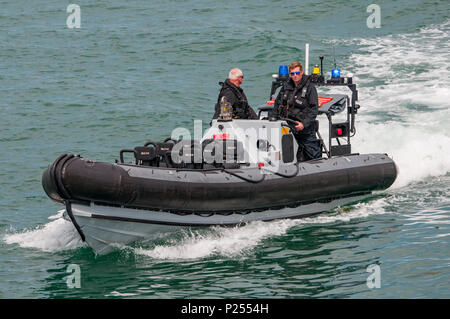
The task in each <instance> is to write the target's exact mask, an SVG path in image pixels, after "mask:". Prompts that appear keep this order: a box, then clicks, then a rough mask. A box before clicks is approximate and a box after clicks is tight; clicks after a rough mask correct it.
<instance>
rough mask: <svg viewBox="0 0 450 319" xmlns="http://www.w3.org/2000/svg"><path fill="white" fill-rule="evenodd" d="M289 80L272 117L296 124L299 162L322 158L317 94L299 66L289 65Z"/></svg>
mask: <svg viewBox="0 0 450 319" xmlns="http://www.w3.org/2000/svg"><path fill="white" fill-rule="evenodd" d="M289 74H290V79H289V80H288V81H287V82H286V83H285V84H284V86H283V87H282V88H281V90H280V93H279V94H278V96H277V98H276V100H275V103H274V107H273V111H272V114H273V115H274V116H275V117H278V118H287V119H291V120H294V121H295V122H296V123H297V125H296V126H295V129H296V131H294V132H293V133H294V137H295V139H296V140H297V144H298V146H299V150H298V152H297V160H298V161H303V160H310V159H313V158H319V157H321V156H322V154H321V153H322V150H321V149H320V145H319V143H317V138H316V116H317V113H318V104H319V102H318V98H317V91H316V88H315V86H314V84H312V83H311V82H310V79H309V76H307V75H303V67H302V64H301V63H300V62H297V61H294V62H292V63H291V64H290V65H289Z"/></svg>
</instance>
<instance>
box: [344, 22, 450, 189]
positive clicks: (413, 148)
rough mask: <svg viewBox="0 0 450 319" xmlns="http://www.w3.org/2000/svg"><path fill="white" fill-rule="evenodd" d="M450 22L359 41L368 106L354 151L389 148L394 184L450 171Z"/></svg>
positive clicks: (356, 59)
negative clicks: (394, 165) (395, 172)
mask: <svg viewBox="0 0 450 319" xmlns="http://www.w3.org/2000/svg"><path fill="white" fill-rule="evenodd" d="M449 31H450V21H447V22H445V23H443V24H441V25H437V26H431V27H427V28H423V29H421V30H420V31H419V32H415V33H410V34H400V35H389V36H385V37H377V38H368V39H353V40H352V41H351V42H352V44H356V45H358V46H359V47H360V48H359V51H358V52H356V53H353V54H352V55H351V56H350V57H349V60H348V63H349V65H348V66H347V68H348V69H349V71H351V72H352V73H354V74H355V75H356V76H355V82H356V83H358V84H360V86H359V102H360V104H361V106H362V108H361V110H360V112H359V114H358V117H357V134H356V136H355V137H354V139H353V145H354V149H355V151H357V152H360V153H370V152H385V153H388V154H389V155H391V156H392V157H393V158H394V161H395V162H396V163H397V165H398V166H399V169H400V174H399V176H398V178H397V180H396V182H395V184H394V186H393V187H394V188H398V187H403V186H405V185H407V184H408V183H410V182H413V181H419V180H422V179H423V178H425V177H427V176H439V175H445V174H446V173H447V172H449V171H450V122H449V119H450V89H449V87H450V72H449V70H450V32H449Z"/></svg>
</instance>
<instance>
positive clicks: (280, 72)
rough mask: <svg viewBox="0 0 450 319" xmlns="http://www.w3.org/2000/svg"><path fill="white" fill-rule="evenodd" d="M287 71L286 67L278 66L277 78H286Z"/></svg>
mask: <svg viewBox="0 0 450 319" xmlns="http://www.w3.org/2000/svg"><path fill="white" fill-rule="evenodd" d="M288 75H289V70H288V66H287V65H280V68H279V69H278V76H280V77H282V76H288Z"/></svg>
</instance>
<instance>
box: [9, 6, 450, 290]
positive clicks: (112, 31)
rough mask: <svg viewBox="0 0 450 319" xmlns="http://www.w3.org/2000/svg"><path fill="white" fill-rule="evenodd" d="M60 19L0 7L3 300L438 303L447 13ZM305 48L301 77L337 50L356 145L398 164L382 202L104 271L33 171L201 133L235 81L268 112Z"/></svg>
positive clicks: (150, 10) (444, 241)
mask: <svg viewBox="0 0 450 319" xmlns="http://www.w3.org/2000/svg"><path fill="white" fill-rule="evenodd" d="M73 1H75V0H73ZM71 3H74V2H70V1H63V2H61V1H49V0H44V1H39V2H26V3H25V2H23V1H12V0H2V1H0V110H1V116H0V150H1V152H0V164H1V165H0V298H449V297H450V288H449V287H450V272H449V269H450V256H449V251H450V250H449V247H450V197H449V195H450V189H449V188H450V187H449V185H450V133H449V132H450V124H449V122H448V119H449V118H450V111H449V106H450V102H449V101H450V89H449V87H450V53H449V52H450V44H449V43H450V41H449V40H450V35H449V32H450V19H449V18H450V17H449V9H450V6H449V3H448V1H377V2H376V4H377V5H378V6H379V8H380V17H381V24H380V28H369V27H368V25H367V19H368V17H369V16H370V15H371V12H367V7H368V6H369V5H370V4H372V3H373V1H342V0H340V1H333V2H330V1H234V0H233V1H226V2H211V1H194V0H190V1H164V2H163V1H159V2H158V1H137V0H136V1H126V2H125V1H115V0H113V1H86V0H83V1H77V2H75V3H76V4H78V5H79V7H80V10H81V15H80V17H81V25H80V26H81V27H80V28H74V29H71V28H68V26H67V24H66V20H67V17H68V16H69V15H70V13H67V12H66V9H67V6H68V5H69V4H71ZM305 43H309V44H310V63H311V67H312V65H313V64H318V63H319V59H318V57H319V55H324V56H325V60H324V70H325V71H326V72H328V73H327V74H329V70H330V69H331V68H332V66H333V63H334V62H333V56H332V52H333V47H334V49H335V52H336V63H337V64H338V65H339V67H340V68H341V69H342V73H343V74H344V75H346V74H348V73H352V74H353V75H354V80H355V81H356V83H357V84H358V86H359V104H360V105H361V108H360V110H359V112H358V117H357V134H356V136H355V137H354V138H353V143H352V147H353V150H354V151H356V152H360V153H371V152H372V153H387V154H389V155H390V156H392V157H393V159H394V160H395V162H396V163H397V165H398V167H399V170H400V173H399V176H398V178H397V181H396V182H395V184H394V185H393V186H392V187H391V188H390V189H388V190H386V191H383V192H379V193H376V194H374V195H373V196H371V197H370V198H368V199H366V200H364V201H362V202H359V203H355V204H353V205H349V206H345V207H340V208H337V209H335V210H332V211H330V212H326V213H324V214H322V215H319V216H317V217H311V218H306V219H301V220H281V221H273V222H268V223H259V222H256V223H251V224H249V225H246V226H244V227H239V228H218V227H217V228H216V227H211V228H207V229H204V230H202V231H191V230H189V229H184V230H180V231H179V232H176V233H174V234H171V235H168V236H165V237H161V238H160V239H158V240H153V241H147V242H144V243H137V244H134V245H130V246H126V247H122V248H121V249H119V250H118V251H117V252H114V253H111V254H108V255H106V256H95V254H94V253H93V251H92V250H91V249H90V248H89V247H87V246H86V245H85V244H84V243H82V242H81V240H80V239H79V237H78V235H77V233H76V231H75V229H74V228H73V226H72V225H71V224H70V223H69V222H67V221H65V220H63V219H61V218H60V214H59V213H58V211H59V210H61V209H62V208H63V207H61V206H59V205H57V204H55V203H54V202H52V201H51V200H50V199H49V198H48V197H47V196H46V195H45V192H44V191H43V189H42V186H41V176H42V172H43V171H44V170H45V169H46V168H47V166H48V164H50V163H52V162H53V161H54V160H55V159H56V157H57V156H59V155H60V154H62V153H74V154H81V155H82V156H83V157H85V158H90V159H95V160H99V161H107V162H113V161H114V160H115V159H117V158H118V154H119V151H120V150H121V149H124V148H131V147H134V146H136V145H142V144H143V143H145V142H146V141H149V140H154V141H159V140H163V139H164V138H166V137H167V136H169V135H170V134H171V132H172V130H173V129H174V128H176V127H186V128H188V129H192V128H193V121H194V120H202V121H203V128H204V129H206V128H207V127H208V123H209V121H210V119H211V117H212V114H213V109H214V103H215V102H216V99H217V94H218V92H219V86H218V81H223V80H224V79H225V78H226V77H227V74H228V71H229V69H230V68H232V67H239V68H241V69H242V70H243V71H244V74H245V80H244V83H243V85H242V87H243V89H244V90H245V92H246V94H247V97H248V100H249V103H250V104H251V105H252V106H253V107H256V106H258V105H260V104H263V103H264V102H265V101H266V100H267V98H268V95H269V91H270V84H271V81H272V78H271V75H272V74H273V73H276V72H277V70H278V66H279V65H280V64H288V63H289V62H290V61H292V60H301V61H303V60H304V55H305V50H304V48H305ZM319 93H320V92H319ZM321 127H324V126H323V125H321ZM289 209H295V208H289ZM70 265H77V266H79V269H80V279H81V284H80V287H79V288H76V287H75V288H70V287H69V286H68V285H67V279H68V276H69V275H70V273H68V272H67V270H68V268H69V266H70ZM374 265H375V266H378V267H379V268H378V269H379V274H380V285H379V288H377V287H371V285H370V284H369V285H368V278H369V276H370V275H371V274H372V273H371V272H370V269H373V266H374Z"/></svg>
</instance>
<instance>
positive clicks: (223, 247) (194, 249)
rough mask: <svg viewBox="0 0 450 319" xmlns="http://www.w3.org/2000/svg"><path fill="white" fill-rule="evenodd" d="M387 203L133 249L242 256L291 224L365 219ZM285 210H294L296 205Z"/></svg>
mask: <svg viewBox="0 0 450 319" xmlns="http://www.w3.org/2000/svg"><path fill="white" fill-rule="evenodd" d="M387 205H390V204H389V201H388V200H387V199H386V198H381V199H377V200H374V201H373V202H371V203H358V204H356V205H355V206H354V207H352V209H351V210H347V209H341V208H338V209H336V210H335V212H334V213H333V214H331V215H319V216H317V217H309V218H304V219H284V220H276V221H272V222H252V223H249V224H248V225H245V226H241V227H234V228H223V227H211V228H210V229H209V231H208V232H203V233H202V232H192V231H191V232H188V233H186V234H185V235H184V236H183V238H182V239H181V240H180V239H179V240H172V241H169V242H168V243H166V244H162V245H157V246H155V247H152V248H135V249H134V252H135V253H136V254H138V255H144V256H148V257H151V258H154V259H164V260H185V259H198V258H207V257H210V256H224V257H234V258H239V257H245V256H246V254H247V253H249V252H251V250H252V249H254V248H255V247H257V246H258V245H260V244H261V243H262V242H263V241H264V240H265V239H267V238H271V237H274V236H283V235H285V234H286V233H287V232H288V230H289V229H291V228H292V227H302V226H303V225H314V224H332V223H334V222H338V221H349V220H352V219H356V218H365V217H367V216H370V215H374V214H385V213H386V212H388V210H386V209H385V207H386V206H387ZM285 209H288V210H295V208H285Z"/></svg>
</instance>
